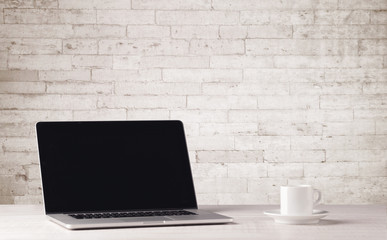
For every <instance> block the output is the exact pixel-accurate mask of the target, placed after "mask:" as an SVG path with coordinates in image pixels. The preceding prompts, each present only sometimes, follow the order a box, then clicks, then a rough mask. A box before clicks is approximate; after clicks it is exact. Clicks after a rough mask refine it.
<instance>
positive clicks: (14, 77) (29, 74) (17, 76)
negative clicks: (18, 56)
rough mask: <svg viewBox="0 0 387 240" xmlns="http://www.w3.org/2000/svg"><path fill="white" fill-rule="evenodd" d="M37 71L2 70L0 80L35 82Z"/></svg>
mask: <svg viewBox="0 0 387 240" xmlns="http://www.w3.org/2000/svg"><path fill="white" fill-rule="evenodd" d="M37 80H38V71H30V70H3V71H0V81H4V82H26V81H28V82H29V81H31V82H36V81H37Z"/></svg>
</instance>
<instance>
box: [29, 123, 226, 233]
mask: <svg viewBox="0 0 387 240" xmlns="http://www.w3.org/2000/svg"><path fill="white" fill-rule="evenodd" d="M36 130H37V138H38V149H39V159H40V168H41V176H42V185H43V198H44V206H45V211H46V215H47V217H48V218H49V219H50V220H51V221H53V222H55V223H57V224H59V225H61V226H63V227H65V228H68V229H89V228H113V227H141V226H160V225H187V224H215V223H229V222H232V221H233V219H232V218H230V217H227V216H223V215H220V214H216V213H212V212H208V211H203V210H199V209H198V208H197V203H196V196H195V190H194V185H193V179H192V173H191V168H190V162H189V158H188V151H187V144H186V139H185V134H184V127H183V124H182V122H180V121H174V120H165V121H99V122H74V121H73V122H39V123H37V125H36Z"/></svg>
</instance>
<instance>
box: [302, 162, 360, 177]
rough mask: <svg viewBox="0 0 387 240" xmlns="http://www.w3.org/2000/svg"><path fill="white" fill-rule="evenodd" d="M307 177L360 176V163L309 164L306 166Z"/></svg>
mask: <svg viewBox="0 0 387 240" xmlns="http://www.w3.org/2000/svg"><path fill="white" fill-rule="evenodd" d="M304 174H305V177H351V176H359V165H358V163H350V162H340V163H308V164H305V165H304Z"/></svg>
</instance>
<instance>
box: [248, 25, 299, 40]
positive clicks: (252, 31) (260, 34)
mask: <svg viewBox="0 0 387 240" xmlns="http://www.w3.org/2000/svg"><path fill="white" fill-rule="evenodd" d="M292 33H293V30H292V26H286V25H256V26H249V27H248V28H247V38H292Z"/></svg>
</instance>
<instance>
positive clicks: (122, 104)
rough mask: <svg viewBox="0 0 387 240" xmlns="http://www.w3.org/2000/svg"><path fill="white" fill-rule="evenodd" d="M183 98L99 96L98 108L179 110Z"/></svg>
mask: <svg viewBox="0 0 387 240" xmlns="http://www.w3.org/2000/svg"><path fill="white" fill-rule="evenodd" d="M185 105H186V99H185V97H184V96H100V97H98V102H97V106H98V107H99V108H150V109H151V108H156V109H157V108H168V109H171V108H172V109H173V108H180V107H185Z"/></svg>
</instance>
